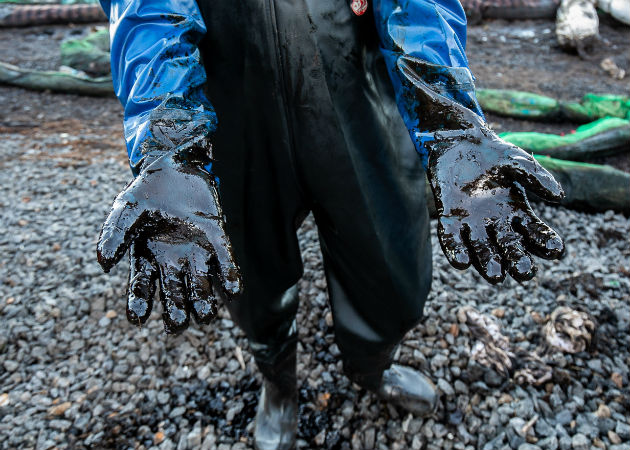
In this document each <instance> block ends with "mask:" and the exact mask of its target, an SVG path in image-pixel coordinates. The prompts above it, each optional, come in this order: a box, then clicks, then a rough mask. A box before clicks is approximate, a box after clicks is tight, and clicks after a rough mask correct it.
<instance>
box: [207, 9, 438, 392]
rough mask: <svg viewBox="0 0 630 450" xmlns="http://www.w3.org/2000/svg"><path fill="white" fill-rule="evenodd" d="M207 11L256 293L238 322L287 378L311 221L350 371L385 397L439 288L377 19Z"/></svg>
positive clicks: (211, 61)
mask: <svg viewBox="0 0 630 450" xmlns="http://www.w3.org/2000/svg"><path fill="white" fill-rule="evenodd" d="M198 3H199V5H200V8H201V10H202V13H203V16H204V20H205V23H206V26H207V30H208V33H207V35H206V38H205V40H204V41H203V42H202V44H201V49H202V53H203V58H204V64H205V66H206V71H207V76H208V83H207V94H208V98H210V99H212V104H213V106H214V107H215V109H216V112H217V116H218V117H219V127H218V131H217V132H216V135H215V136H214V137H213V139H212V140H213V146H214V155H215V158H216V161H215V163H214V165H213V170H214V172H215V173H216V175H218V177H219V179H220V180H221V184H220V194H221V201H222V204H223V208H224V211H225V216H226V218H227V226H228V234H229V236H230V239H231V241H232V244H233V248H234V250H235V253H236V258H237V262H238V264H239V265H240V268H241V270H242V274H243V280H244V283H245V291H244V294H243V295H242V297H240V298H239V299H238V300H236V301H234V302H232V303H231V305H230V311H231V313H232V316H233V317H234V319H235V321H236V322H237V323H238V325H239V326H240V327H241V328H242V329H243V330H244V331H245V333H246V334H247V337H248V339H249V342H250V344H251V349H252V352H253V353H254V355H255V358H256V361H257V363H258V366H259V367H260V370H261V371H262V372H263V374H264V375H265V376H266V377H268V378H270V379H277V378H278V377H279V376H280V377H281V376H282V373H287V371H286V370H285V368H286V365H287V364H293V363H294V356H293V354H294V351H295V345H296V337H297V336H296V334H297V330H296V324H295V316H296V311H297V308H298V295H297V286H296V282H297V281H298V280H299V278H300V276H301V275H302V270H303V268H302V261H301V257H300V249H299V246H298V241H297V237H296V230H297V228H298V227H299V226H300V224H301V223H302V221H303V220H304V218H305V217H306V215H307V214H308V212H309V211H311V212H312V213H313V214H314V217H315V220H316V222H317V226H318V229H319V235H320V242H321V250H322V253H323V257H324V268H325V272H326V279H327V282H328V291H329V296H330V303H331V308H332V313H333V317H334V324H335V325H334V326H335V335H336V342H337V344H338V346H339V348H340V350H341V352H342V357H343V363H344V369H345V371H346V372H347V373H348V375H349V376H350V377H351V378H352V379H353V381H355V382H357V383H359V384H361V385H362V386H364V387H366V388H372V389H374V388H376V387H377V386H378V383H379V381H380V376H381V374H382V372H383V370H385V369H387V368H388V367H389V365H390V364H391V362H392V355H393V350H394V349H395V347H396V345H397V344H398V343H399V342H400V340H401V339H402V337H403V336H404V335H405V333H406V332H407V331H409V330H410V329H411V328H412V327H413V326H414V325H416V324H417V323H418V321H419V320H420V318H421V317H422V309H423V305H424V302H425V299H426V297H427V294H428V292H429V289H430V284H431V246H430V241H429V222H428V214H427V209H426V205H425V190H424V183H425V181H424V172H423V169H422V166H421V162H420V159H419V157H418V155H417V153H416V151H415V149H414V147H413V144H412V142H411V140H410V139H409V133H408V131H407V129H406V128H405V125H404V124H403V121H402V119H401V117H400V114H399V112H398V110H397V106H396V103H395V100H394V93H393V89H392V84H391V81H390V80H389V79H388V76H387V72H386V68H385V63H384V61H383V58H382V56H381V54H380V52H379V49H378V42H377V36H376V31H375V29H374V18H373V17H372V16H371V14H370V12H369V11H368V13H367V14H365V15H364V16H362V17H357V16H354V15H353V13H352V11H351V9H350V8H349V7H348V4H347V0H327V1H317V0H242V1H238V2H235V1H216V0H199V1H198ZM306 307H308V305H307V306H306ZM289 373H290V371H289ZM287 381H290V380H287Z"/></svg>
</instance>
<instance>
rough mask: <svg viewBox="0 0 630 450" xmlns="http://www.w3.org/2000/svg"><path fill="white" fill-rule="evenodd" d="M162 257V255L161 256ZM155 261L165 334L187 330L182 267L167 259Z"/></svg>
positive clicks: (186, 309)
mask: <svg viewBox="0 0 630 450" xmlns="http://www.w3.org/2000/svg"><path fill="white" fill-rule="evenodd" d="M162 256H163V255H162ZM164 259H165V260H162V261H160V260H159V259H158V260H157V264H158V268H159V281H160V298H161V299H162V305H163V306H164V312H163V313H162V320H163V321H164V331H166V333H167V334H171V333H178V332H180V331H183V330H185V329H186V328H188V325H189V323H190V313H189V310H188V307H187V304H186V289H185V285H184V273H183V271H182V267H181V265H180V264H178V263H177V262H175V261H171V260H169V259H167V258H164Z"/></svg>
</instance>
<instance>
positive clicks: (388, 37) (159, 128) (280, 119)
mask: <svg viewBox="0 0 630 450" xmlns="http://www.w3.org/2000/svg"><path fill="white" fill-rule="evenodd" d="M101 3H102V6H103V8H104V10H105V12H106V13H107V14H108V17H109V20H110V34H111V55H112V74H113V82H114V87H115V91H116V94H117V96H118V98H119V99H120V101H121V102H122V104H123V106H124V134H125V140H126V145H127V149H128V153H129V158H130V164H131V169H132V172H133V175H134V176H135V178H134V180H133V181H132V182H131V183H130V184H129V185H128V186H127V187H126V188H125V189H124V190H123V191H122V192H121V193H120V195H119V196H118V197H117V198H116V199H115V201H114V205H113V209H112V211H111V213H110V215H109V216H108V218H107V220H106V221H105V223H104V225H103V229H102V231H101V236H100V239H99V242H98V246H97V254H98V260H99V262H100V264H101V265H102V267H103V268H104V270H105V271H108V270H109V269H110V268H111V267H112V266H113V265H114V264H116V263H117V262H118V261H119V260H120V258H121V257H122V256H123V254H124V253H125V252H126V251H127V250H129V255H130V262H131V268H130V276H129V289H128V305H127V317H128V319H129V320H130V321H131V322H133V323H136V324H142V323H143V322H144V321H145V320H146V319H147V318H148V316H149V314H150V312H151V308H152V302H153V296H154V294H155V290H156V287H155V285H156V282H157V284H158V286H159V290H160V298H161V301H162V303H163V306H164V312H163V319H164V325H165V330H166V332H167V333H176V332H180V331H181V330H183V329H185V328H186V327H187V326H188V324H189V321H190V316H191V315H192V316H193V317H194V318H195V319H196V321H197V322H199V323H208V322H209V321H210V320H211V319H212V318H213V317H214V316H215V315H216V312H217V299H224V300H226V303H228V302H229V300H231V299H234V300H233V301H231V302H229V304H228V308H229V310H230V313H231V315H232V316H233V318H234V319H235V321H236V323H237V324H238V325H239V326H240V327H241V328H242V329H243V330H244V331H245V333H246V335H247V337H248V341H249V344H250V349H251V352H252V353H253V355H254V357H255V360H256V363H257V366H258V368H259V369H260V371H261V372H262V374H263V378H264V382H263V389H262V395H261V397H260V402H259V406H258V411H257V416H256V425H255V430H254V443H255V445H256V447H257V448H258V449H288V448H291V447H292V446H293V445H294V443H295V435H296V428H297V387H296V343H297V337H296V335H297V326H296V322H295V315H296V310H297V307H298V293H297V285H296V283H297V281H298V280H299V278H300V276H301V274H302V261H301V258H300V251H299V247H298V242H297V238H296V230H297V228H298V227H299V226H300V224H301V223H302V221H303V220H304V218H305V217H306V216H307V214H308V213H309V212H312V213H313V215H314V218H315V221H316V224H317V227H318V232H319V237H320V242H321V250H322V254H323V259H324V269H325V275H326V280H327V286H328V293H329V298H330V305H331V310H332V314H333V318H334V330H335V339H336V343H337V344H338V346H339V349H340V350H341V355H342V356H341V358H342V361H343V367H344V372H345V373H346V374H347V375H348V376H349V377H350V379H351V380H353V381H354V382H356V383H357V384H358V385H360V386H362V387H364V388H366V389H369V390H371V391H373V392H375V393H377V394H378V395H379V396H380V397H381V398H383V399H384V400H386V401H391V402H393V403H395V404H398V405H400V406H402V407H404V408H406V409H408V410H410V411H411V412H413V413H415V414H418V415H427V414H431V413H432V412H433V410H434V408H435V406H436V404H437V394H436V390H435V387H434V386H433V384H432V383H431V381H430V379H429V378H428V377H426V376H424V375H423V374H421V373H419V372H416V371H414V370H412V369H410V368H407V367H402V366H400V365H396V364H393V361H392V355H393V354H394V350H395V348H396V346H397V345H398V344H399V342H400V341H401V339H402V338H403V336H404V335H405V333H406V332H407V331H409V330H410V329H411V328H412V327H414V326H415V325H416V324H417V323H418V322H419V321H420V320H421V318H422V309H423V305H424V302H425V299H426V297H427V294H428V292H429V289H430V284H431V247H430V241H429V218H428V214H427V208H426V204H425V191H424V184H425V168H426V176H427V177H428V179H429V181H430V183H431V187H432V190H433V193H434V196H435V200H436V204H437V207H438V214H439V223H438V236H439V240H440V243H441V246H442V249H443V251H444V253H445V255H446V257H447V258H448V260H449V262H450V263H451V264H452V265H453V266H454V267H456V268H459V269H464V268H467V267H469V266H471V265H472V266H474V268H475V269H476V270H477V271H478V272H479V273H480V274H481V275H482V276H483V277H484V278H485V279H486V280H488V281H489V282H491V283H498V282H500V281H502V280H503V279H504V278H505V276H506V273H507V274H510V275H511V276H512V277H513V278H515V279H517V280H519V281H524V280H527V279H530V278H531V277H533V276H534V273H535V266H534V263H533V261H532V257H531V255H532V254H535V255H538V256H542V257H545V258H558V257H559V256H560V255H561V253H562V251H563V243H562V240H561V239H560V237H559V236H558V235H557V234H556V233H555V232H554V231H553V230H552V229H550V228H549V227H548V226H547V225H546V224H544V223H543V222H542V221H541V220H540V219H538V218H537V217H536V216H535V214H534V213H533V211H532V210H531V208H530V206H529V204H528V201H527V197H526V192H525V189H528V190H531V191H533V192H535V193H536V194H537V195H539V196H540V197H543V198H545V199H548V200H558V199H560V198H561V197H562V195H563V193H562V189H561V187H560V185H559V184H558V183H557V182H556V181H555V180H554V179H553V177H552V176H551V175H550V174H549V173H548V172H546V171H545V170H544V169H543V168H542V167H540V166H539V165H538V164H537V163H536V162H535V160H534V159H533V158H532V157H531V156H530V155H528V154H527V153H525V152H524V151H522V150H520V149H519V148H517V147H514V146H512V145H510V144H507V143H506V142H504V141H502V140H501V139H499V138H498V137H497V136H496V134H494V132H492V130H490V129H489V127H488V125H487V124H486V123H485V120H484V117H483V113H482V111H481V109H480V107H479V105H478V103H477V101H476V99H475V92H474V83H473V77H472V75H471V72H470V70H469V69H468V63H467V60H466V55H465V42H466V20H465V15H464V11H463V10H462V8H461V5H460V4H459V2H458V1H457V0H370V3H369V4H366V3H365V1H364V0H354V1H353V2H352V3H349V2H348V1H347V0H243V1H239V2H234V1H216V0H215V1H210V0H198V1H197V2H195V1H194V0H179V1H173V0H160V1H151V2H149V1H143V0H103V1H102V2H101ZM208 99H210V100H208ZM210 101H211V102H212V103H210ZM410 136H411V139H410ZM418 153H419V155H420V158H418ZM423 166H424V167H423Z"/></svg>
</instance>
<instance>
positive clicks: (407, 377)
mask: <svg viewBox="0 0 630 450" xmlns="http://www.w3.org/2000/svg"><path fill="white" fill-rule="evenodd" d="M376 394H377V395H378V396H379V397H380V398H381V400H384V401H386V402H389V403H392V404H394V405H397V406H400V407H401V408H403V409H406V410H407V411H409V412H411V413H413V414H415V415H417V416H420V417H426V416H430V415H431V414H433V413H434V412H435V410H436V408H437V403H438V394H437V389H436V387H435V385H434V384H433V382H432V381H431V380H430V379H429V378H428V377H426V376H425V375H423V374H422V373H420V372H418V371H416V370H413V369H410V368H409V367H403V366H399V365H397V364H392V366H391V367H390V368H389V369H387V370H386V371H384V372H383V376H382V378H381V382H380V386H379V387H378V390H377V391H376Z"/></svg>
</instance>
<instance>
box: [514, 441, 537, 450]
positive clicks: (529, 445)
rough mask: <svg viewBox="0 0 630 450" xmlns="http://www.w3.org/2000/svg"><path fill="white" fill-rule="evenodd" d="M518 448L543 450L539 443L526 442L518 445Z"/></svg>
mask: <svg viewBox="0 0 630 450" xmlns="http://www.w3.org/2000/svg"><path fill="white" fill-rule="evenodd" d="M518 450H541V448H540V447H539V446H537V445H534V444H529V443H527V442H525V443H523V444H521V445H519V446H518Z"/></svg>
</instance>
